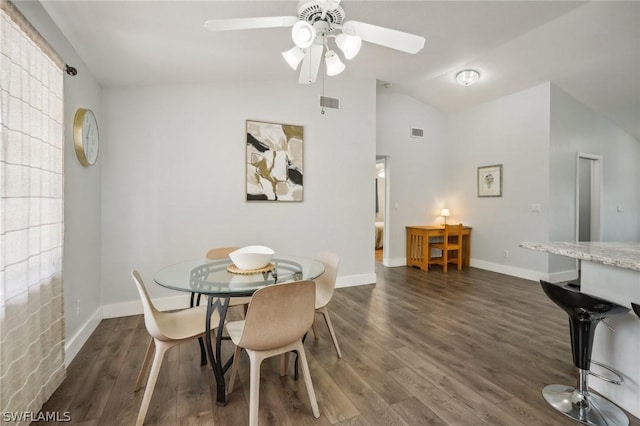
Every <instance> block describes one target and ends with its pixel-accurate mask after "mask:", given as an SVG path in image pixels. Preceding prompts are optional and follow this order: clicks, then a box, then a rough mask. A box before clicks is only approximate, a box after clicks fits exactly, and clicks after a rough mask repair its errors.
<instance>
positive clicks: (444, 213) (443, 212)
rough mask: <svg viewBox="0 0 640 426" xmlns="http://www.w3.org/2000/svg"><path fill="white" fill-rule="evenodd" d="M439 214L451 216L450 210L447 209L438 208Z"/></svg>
mask: <svg viewBox="0 0 640 426" xmlns="http://www.w3.org/2000/svg"><path fill="white" fill-rule="evenodd" d="M440 216H442V217H449V216H451V212H450V211H449V209H442V210H440Z"/></svg>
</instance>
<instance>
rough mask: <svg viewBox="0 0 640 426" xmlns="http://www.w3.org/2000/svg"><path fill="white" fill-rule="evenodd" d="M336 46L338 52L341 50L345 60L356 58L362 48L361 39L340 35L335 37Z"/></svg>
mask: <svg viewBox="0 0 640 426" xmlns="http://www.w3.org/2000/svg"><path fill="white" fill-rule="evenodd" d="M336 45H337V46H338V48H339V49H340V50H342V53H344V57H345V58H346V59H353V58H355V57H356V55H357V54H358V52H360V47H362V38H360V37H359V36H355V35H347V34H344V33H342V34H339V35H338V36H336Z"/></svg>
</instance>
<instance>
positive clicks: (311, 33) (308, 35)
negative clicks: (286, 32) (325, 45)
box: [291, 21, 316, 49]
mask: <svg viewBox="0 0 640 426" xmlns="http://www.w3.org/2000/svg"><path fill="white" fill-rule="evenodd" d="M291 38H292V39H293V42H294V43H295V44H296V46H298V47H299V48H300V49H306V48H307V47H309V46H311V44H312V43H313V41H314V40H315V39H316V29H315V28H313V25H311V24H310V23H308V22H307V21H298V22H296V23H295V25H294V26H293V28H291Z"/></svg>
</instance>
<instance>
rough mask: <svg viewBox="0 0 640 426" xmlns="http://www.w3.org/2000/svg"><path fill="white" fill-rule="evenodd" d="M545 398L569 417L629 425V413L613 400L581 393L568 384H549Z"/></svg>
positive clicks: (601, 424)
mask: <svg viewBox="0 0 640 426" xmlns="http://www.w3.org/2000/svg"><path fill="white" fill-rule="evenodd" d="M542 395H543V396H544V399H545V400H546V401H547V402H548V403H549V405H551V406H552V407H553V408H555V409H556V410H558V411H559V412H561V413H562V414H564V415H565V416H567V417H570V418H572V419H573V420H575V421H578V422H580V423H583V424H587V425H593V426H628V425H629V418H628V417H627V415H626V414H625V413H624V412H623V411H622V410H621V409H620V408H619V407H618V406H617V405H615V404H613V403H612V402H611V401H609V400H607V399H605V398H603V397H601V396H600V395H595V394H592V393H589V392H584V393H580V392H579V391H578V390H577V389H576V388H574V387H572V386H566V385H548V386H545V387H544V389H543V390H542Z"/></svg>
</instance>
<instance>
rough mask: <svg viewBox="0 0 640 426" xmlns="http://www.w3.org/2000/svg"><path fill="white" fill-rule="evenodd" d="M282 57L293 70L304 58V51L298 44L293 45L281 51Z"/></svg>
mask: <svg viewBox="0 0 640 426" xmlns="http://www.w3.org/2000/svg"><path fill="white" fill-rule="evenodd" d="M282 57H283V58H284V60H285V61H287V63H288V64H289V66H290V67H291V68H293V69H294V70H295V69H297V68H298V65H300V62H301V61H302V59H304V52H303V51H302V49H300V48H299V47H298V46H293V47H292V48H291V49H289V50H287V51H286V52H282Z"/></svg>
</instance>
